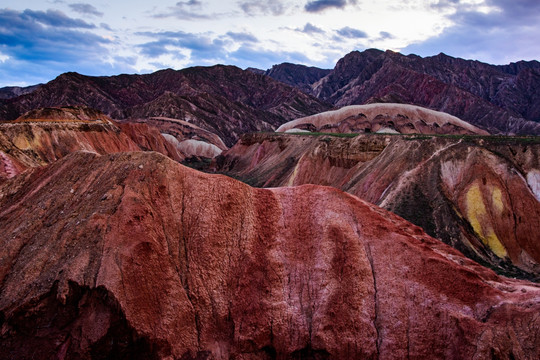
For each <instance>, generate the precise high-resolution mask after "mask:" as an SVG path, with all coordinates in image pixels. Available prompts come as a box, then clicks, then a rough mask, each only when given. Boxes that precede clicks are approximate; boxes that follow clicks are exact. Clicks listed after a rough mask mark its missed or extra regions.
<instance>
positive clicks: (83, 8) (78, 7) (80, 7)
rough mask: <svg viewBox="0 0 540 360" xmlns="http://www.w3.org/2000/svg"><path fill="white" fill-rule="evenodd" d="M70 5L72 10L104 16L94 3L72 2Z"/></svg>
mask: <svg viewBox="0 0 540 360" xmlns="http://www.w3.org/2000/svg"><path fill="white" fill-rule="evenodd" d="M69 7H70V8H71V10H73V11H75V12H77V13H79V14H83V15H92V16H99V17H101V16H103V13H102V12H101V11H98V9H96V8H95V7H94V6H93V5H90V4H83V3H75V4H70V5H69Z"/></svg>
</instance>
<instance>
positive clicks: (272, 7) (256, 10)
mask: <svg viewBox="0 0 540 360" xmlns="http://www.w3.org/2000/svg"><path fill="white" fill-rule="evenodd" d="M238 6H239V7H240V9H242V11H243V12H244V13H245V14H247V15H250V16H254V15H260V14H262V15H275V16H278V15H283V14H284V13H285V11H286V10H287V6H286V5H285V4H284V2H283V1H280V0H276V1H260V0H255V1H253V0H251V1H239V2H238Z"/></svg>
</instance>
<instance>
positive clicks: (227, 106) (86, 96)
mask: <svg viewBox="0 0 540 360" xmlns="http://www.w3.org/2000/svg"><path fill="white" fill-rule="evenodd" d="M67 105H86V106H89V107H91V108H94V109H97V110H100V111H102V112H103V113H105V114H106V115H108V116H111V117H112V118H114V119H129V118H133V119H143V118H150V117H167V118H174V119H178V120H182V121H188V122H191V123H193V124H194V125H196V126H198V127H201V128H203V129H205V130H207V131H210V132H212V133H215V134H216V135H217V136H219V137H220V138H221V139H222V140H223V141H224V142H225V144H226V145H227V146H232V145H234V143H235V142H236V140H237V139H238V135H239V134H241V133H245V132H251V131H261V130H273V129H275V128H276V127H277V126H279V125H281V124H282V123H284V122H286V121H289V120H292V119H294V118H297V117H302V116H306V115H311V114H314V113H317V112H321V111H325V110H328V109H330V105H328V104H326V103H324V102H322V101H321V100H318V99H316V98H314V97H313V96H310V95H307V94H305V93H303V92H301V91H300V90H298V89H296V88H294V87H291V86H289V85H285V84H283V83H281V82H279V81H275V80H273V79H272V78H270V77H267V76H263V75H258V74H255V73H253V72H251V71H243V70H241V69H239V68H237V67H234V66H223V65H216V66H212V67H193V68H187V69H183V70H179V71H174V70H171V69H167V70H161V71H158V72H155V73H152V74H147V75H118V76H109V77H107V76H103V77H93V76H84V75H80V74H77V73H65V74H62V75H60V76H59V77H57V78H56V79H54V80H52V81H50V82H49V83H47V84H44V85H41V86H40V87H39V88H38V89H37V90H35V91H33V92H31V93H29V94H26V95H23V96H19V97H15V98H12V99H8V100H5V101H3V102H0V119H4V120H13V119H15V118H17V117H19V116H20V115H21V114H23V113H25V112H27V111H29V110H32V109H35V108H42V107H51V106H67Z"/></svg>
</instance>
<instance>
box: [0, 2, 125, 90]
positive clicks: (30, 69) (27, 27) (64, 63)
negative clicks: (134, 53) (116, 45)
mask: <svg viewBox="0 0 540 360" xmlns="http://www.w3.org/2000/svg"><path fill="white" fill-rule="evenodd" d="M94 28H95V26H94V25H93V24H89V23H86V22H85V21H83V20H80V19H73V18H70V17H68V16H66V15H64V14H63V13H61V12H59V11H50V10H49V11H46V12H44V11H31V10H24V11H15V10H8V9H0V50H1V52H2V54H4V55H5V56H7V57H8V58H7V59H6V60H5V61H4V62H2V63H1V64H0V79H1V81H2V82H4V83H9V82H12V83H15V79H17V78H19V80H18V82H20V79H21V77H23V75H24V79H27V80H26V81H29V82H30V81H33V80H34V79H39V80H37V82H43V81H45V79H51V78H53V77H55V76H57V75H58V74H59V73H62V72H66V71H78V72H82V73H86V74H104V73H106V72H107V71H120V70H122V71H127V70H129V69H131V67H130V65H129V64H125V65H123V64H120V63H118V62H117V61H115V60H114V59H113V58H111V57H110V56H109V50H108V47H109V46H110V45H111V40H108V39H105V38H103V37H101V36H99V35H97V34H94V33H93V32H91V31H89V30H92V29H94ZM30 84H31V83H30Z"/></svg>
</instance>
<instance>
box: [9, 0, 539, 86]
mask: <svg viewBox="0 0 540 360" xmlns="http://www.w3.org/2000/svg"><path fill="white" fill-rule="evenodd" d="M539 37H540V1H539V0H378V1H373V0H369V1H368V0H274V1H259V0H183V1H177V0H172V1H165V0H156V1H153V2H150V1H146V0H144V1H143V0H129V1H114V0H81V1H80V2H79V1H77V0H75V1H70V0H2V2H1V3H0V87H3V86H27V85H33V84H37V83H44V82H47V81H50V80H52V79H54V78H55V77H56V76H58V75H60V74H61V73H64V72H68V71H76V72H79V73H81V74H85V75H96V76H97V75H116V74H120V73H130V74H131V73H149V72H153V71H156V70H159V69H164V68H173V69H182V68H185V67H189V66H199V65H202V66H209V65H214V64H227V65H236V66H239V67H241V68H247V67H256V68H259V69H268V68H270V67H272V65H275V64H279V63H283V62H292V63H297V64H305V65H309V66H317V67H321V68H328V69H331V68H333V67H334V65H335V63H336V62H337V61H338V60H339V59H340V58H342V57H343V56H344V55H346V54H347V53H349V52H351V51H354V50H359V51H362V50H365V49H368V48H377V49H381V50H393V51H399V52H401V53H403V54H411V53H414V54H417V55H420V56H432V55H436V54H438V53H440V52H444V53H445V54H447V55H450V56H454V57H461V58H465V59H473V60H479V61H483V62H487V63H491V64H507V63H510V62H515V61H519V60H540V41H538V38H539Z"/></svg>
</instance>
